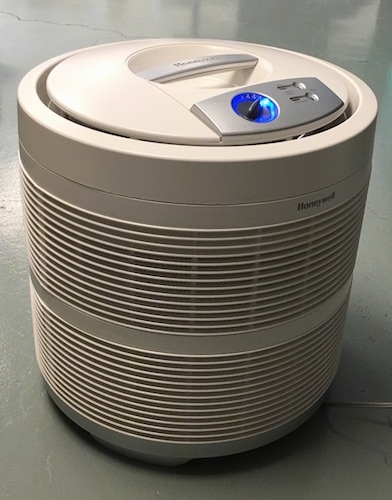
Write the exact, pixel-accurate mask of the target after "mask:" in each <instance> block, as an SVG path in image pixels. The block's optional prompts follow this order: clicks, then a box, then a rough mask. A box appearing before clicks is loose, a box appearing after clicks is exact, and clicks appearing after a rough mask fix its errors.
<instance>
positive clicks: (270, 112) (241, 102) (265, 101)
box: [231, 92, 279, 123]
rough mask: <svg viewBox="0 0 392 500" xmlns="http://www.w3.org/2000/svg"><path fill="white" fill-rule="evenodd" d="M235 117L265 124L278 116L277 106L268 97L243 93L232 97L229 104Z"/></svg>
mask: <svg viewBox="0 0 392 500" xmlns="http://www.w3.org/2000/svg"><path fill="white" fill-rule="evenodd" d="M231 106H232V108H233V110H234V111H235V112H236V113H237V115H239V116H241V117H242V118H245V119H246V120H250V121H253V122H259V123H266V122H271V121H272V120H275V118H277V116H278V114H279V108H278V105H277V104H276V103H275V102H274V101H273V100H272V99H271V98H270V97H268V96H265V95H262V94H256V93H249V92H244V93H242V94H237V95H236V96H235V97H233V100H232V102H231Z"/></svg>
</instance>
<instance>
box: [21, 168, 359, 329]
mask: <svg viewBox="0 0 392 500" xmlns="http://www.w3.org/2000/svg"><path fill="white" fill-rule="evenodd" d="M22 171H23V169H22ZM23 196H24V207H25V220H26V225H27V234H28V248H29V258H30V265H31V268H32V271H33V272H34V274H35V276H36V277H37V279H38V281H39V282H40V284H41V285H42V286H43V287H44V288H45V289H46V290H48V291H49V292H50V293H52V294H53V295H54V296H56V297H57V298H59V299H60V300H62V301H64V302H66V303H67V304H69V305H71V306H73V307H75V308H77V309H78V310H80V311H82V312H83V313H86V314H89V315H91V316H94V317H96V318H100V319H102V320H106V321H108V322H112V323H116V324H119V325H123V326H126V327H132V328H136V329H142V330H148V331H153V332H158V333H171V334H176V333H178V334H202V335H210V334H214V335H216V334H230V333H240V332H249V331H255V330H258V329H260V328H263V327H267V326H273V325H278V324H281V323H282V322H286V321H289V320H291V319H293V318H296V317H298V316H300V315H302V314H304V313H305V312H307V311H309V310H310V309H312V308H314V307H315V306H317V305H318V304H320V303H321V302H322V301H324V300H325V299H327V298H328V297H330V296H331V295H332V294H333V293H335V292H336V291H337V290H338V289H339V288H340V287H341V286H342V285H343V284H344V283H345V282H346V281H347V279H348V278H349V276H350V275H351V273H352V269H353V265H354V261H355V255H356V250H357V244H358V238H359V232H360V226H361V221H362V213H363V206H364V202H365V196H366V190H365V189H364V190H363V191H362V192H360V193H359V194H357V195H356V196H355V197H353V198H352V199H350V200H348V201H347V202H346V203H344V204H342V205H339V206H337V207H335V208H333V209H331V210H329V211H328V212H324V213H321V214H320V215H317V216H314V217H311V218H308V219H304V220H300V221H296V222H292V223H286V224H280V225H272V226H261V227H257V228H251V229H230V230H189V229H187V230H181V229H175V228H165V227H151V226H145V225H140V224H135V223H132V222H128V221H125V220H118V219H109V218H107V217H104V216H103V215H100V214H96V213H90V212H87V211H84V210H82V209H80V208H78V207H76V206H73V205H69V204H66V203H64V202H62V201H61V200H59V199H57V198H55V197H53V196H51V195H50V193H48V192H46V191H45V190H43V189H42V188H40V187H39V186H38V185H36V184H35V183H34V182H33V181H32V180H31V179H30V178H29V177H28V175H27V174H26V172H23Z"/></svg>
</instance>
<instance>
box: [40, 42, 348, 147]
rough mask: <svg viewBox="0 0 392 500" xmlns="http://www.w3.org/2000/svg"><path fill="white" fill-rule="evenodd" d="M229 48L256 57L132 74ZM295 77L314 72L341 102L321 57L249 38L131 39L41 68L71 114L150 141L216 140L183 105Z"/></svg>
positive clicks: (340, 87)
mask: <svg viewBox="0 0 392 500" xmlns="http://www.w3.org/2000/svg"><path fill="white" fill-rule="evenodd" d="M235 53H238V54H249V55H253V56H255V57H257V58H258V62H257V64H256V65H255V66H254V67H243V66H242V65H239V67H238V68H237V69H236V68H235V67H234V68H230V69H227V68H219V67H217V68H215V69H214V68H212V71H211V72H209V73H205V72H202V73H200V74H198V73H197V72H196V74H194V75H192V76H190V77H189V76H188V77H183V76H179V78H178V79H174V80H170V82H167V83H156V82H152V81H149V80H147V79H145V78H142V77H141V76H138V73H140V74H146V72H148V71H151V70H153V69H154V68H155V67H161V66H164V65H173V64H176V61H183V60H184V59H190V60H192V58H203V57H204V58H206V57H214V55H222V54H235ZM299 76H302V77H304V76H312V77H317V78H319V79H320V80H321V81H323V83H325V84H326V85H327V86H328V87H329V88H330V89H331V90H332V91H333V92H335V93H336V94H337V95H338V96H339V97H340V99H341V100H342V101H343V102H344V103H347V102H348V92H347V89H346V86H345V85H344V83H343V82H342V80H341V79H340V78H339V76H338V75H336V73H335V72H334V71H332V70H331V69H330V68H328V67H327V66H326V65H324V64H323V62H322V61H315V60H314V59H312V58H309V57H307V56H304V55H300V54H294V53H290V52H286V51H281V50H279V49H273V48H269V47H263V46H257V45H251V44H243V43H238V42H216V44H215V43H214V44H212V43H211V42H210V41H204V42H203V41H200V42H199V41H198V42H195V41H192V40H189V41H184V40H182V41H165V42H164V43H162V42H161V41H157V40H155V41H151V40H149V41H138V42H134V41H133V42H129V43H121V44H112V45H109V46H100V47H94V48H90V49H87V50H84V51H81V52H78V53H76V54H74V55H71V56H70V57H68V58H66V59H64V60H63V61H61V62H60V63H59V64H58V65H56V66H55V67H54V69H53V70H52V71H51V72H50V73H49V76H48V79H47V92H48V95H49V97H50V99H51V100H52V101H53V102H54V103H55V104H56V105H57V106H58V107H59V108H60V109H61V110H63V111H64V112H65V113H66V114H67V115H69V116H70V117H71V118H72V119H74V120H77V121H79V122H81V123H83V124H85V125H87V126H90V127H94V128H97V129H99V130H103V131H106V132H109V133H113V134H118V135H122V136H125V137H131V138H134V139H143V140H148V141H153V142H164V143H174V144H190V145H191V144H197V145H214V144H216V145H218V144H219V143H220V137H219V135H218V134H217V133H215V132H214V131H213V130H211V129H210V128H209V127H208V126H207V125H206V124H204V123H203V122H202V121H201V120H200V119H199V118H198V117H196V116H195V115H194V114H193V113H192V112H191V111H190V110H191V107H192V106H193V105H194V104H195V103H197V102H199V101H201V100H204V99H207V98H209V97H213V96H217V95H220V94H222V93H224V92H227V91H228V90H230V89H233V88H235V87H237V88H238V89H239V90H240V89H241V87H246V86H249V85H252V84H257V83H261V82H266V81H273V80H278V79H283V78H291V77H292V78H293V79H295V78H298V77H299ZM244 122H245V120H244Z"/></svg>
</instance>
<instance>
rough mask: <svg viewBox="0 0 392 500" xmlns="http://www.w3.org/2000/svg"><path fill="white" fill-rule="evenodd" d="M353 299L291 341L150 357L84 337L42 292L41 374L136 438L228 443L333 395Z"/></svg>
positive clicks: (37, 305) (72, 400) (95, 417)
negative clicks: (239, 349)
mask: <svg viewBox="0 0 392 500" xmlns="http://www.w3.org/2000/svg"><path fill="white" fill-rule="evenodd" d="M346 307H347V302H346V301H345V302H344V303H343V304H342V305H341V307H340V309H339V310H337V311H336V312H335V313H334V315H333V316H332V317H330V318H329V319H328V320H327V321H325V322H324V323H322V324H321V325H319V326H318V327H317V328H315V329H313V330H312V331H309V332H307V333H305V334H304V335H302V336H301V337H298V338H296V339H294V340H291V341H289V342H286V343H283V344H280V345H275V346H273V347H270V348H265V349H260V350H256V351H252V352H240V353H237V354H230V355H215V356H185V355H182V356H180V355H169V354H162V353H153V352H146V351H142V350H138V349H134V348H132V347H129V346H125V345H119V344H115V343H112V342H109V341H106V340H103V339H100V338H97V337H95V336H93V335H91V334H89V333H86V332H84V331H81V330H79V329H77V328H75V327H74V326H72V325H70V324H68V323H66V322H65V321H64V320H62V319H61V318H60V317H58V316H57V315H55V314H53V312H52V311H50V310H49V309H48V308H47V307H46V306H45V305H44V304H43V303H42V302H41V300H40V298H39V297H38V295H36V294H35V293H33V309H34V318H35V336H36V347H37V349H36V351H37V356H38V361H39V364H40V368H41V371H42V373H43V375H44V377H45V379H46V380H47V382H48V384H49V386H50V387H51V389H52V390H53V391H54V392H55V393H56V395H57V396H58V397H60V399H61V400H62V401H64V402H65V403H66V404H67V405H68V406H70V407H71V408H72V409H74V410H75V411H77V412H79V413H80V414H81V415H83V416H85V417H86V418H88V419H90V420H92V421H94V422H96V423H99V424H102V425H104V426H106V427H108V428H110V429H112V430H115V431H120V432H123V433H126V434H130V435H132V436H137V437H141V438H150V439H160V440H165V441H171V442H188V443H201V442H218V441H223V440H226V439H228V438H231V439H234V438H246V437H250V436H253V435H255V434H259V433H262V432H268V431H270V430H272V429H273V428H275V427H279V426H280V425H283V424H284V423H286V422H288V421H290V420H291V419H294V418H295V417H296V416H299V415H301V414H302V413H303V412H304V411H306V410H307V409H308V408H310V407H311V406H312V405H313V404H314V403H315V402H316V401H318V400H319V399H320V397H321V396H322V395H323V394H324V392H325V391H326V389H327V388H328V386H329V385H330V383H331V381H332V379H333V377H334V374H335V371H336V369H337V365H338V361H339V356H340V347H341V338H342V328H343V323H344V317H345V312H346Z"/></svg>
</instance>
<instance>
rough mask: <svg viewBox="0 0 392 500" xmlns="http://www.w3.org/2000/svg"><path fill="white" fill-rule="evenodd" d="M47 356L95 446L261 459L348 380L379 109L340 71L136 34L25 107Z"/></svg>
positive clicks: (150, 455)
mask: <svg viewBox="0 0 392 500" xmlns="http://www.w3.org/2000/svg"><path fill="white" fill-rule="evenodd" d="M18 103H19V135H20V165H21V178H22V192H23V204H24V215H25V226H26V233H27V242H28V256H29V264H30V270H31V302H32V310H33V319H34V337H35V345H36V354H37V359H38V363H39V367H40V370H41V372H42V375H43V378H44V380H45V384H46V387H47V390H48V392H49V394H50V396H51V397H52V398H53V400H54V401H55V403H56V404H57V405H58V406H59V407H60V409H61V410H62V411H63V412H64V413H65V414H66V415H68V417H69V418H71V419H72V420H73V421H74V422H76V423H77V424H78V425H79V426H81V427H82V428H84V429H86V430H87V431H88V432H89V433H91V434H92V435H93V436H94V437H95V438H96V439H97V440H98V441H100V442H102V443H105V444H106V445H107V446H109V447H111V448H112V449H115V450H118V451H120V452H122V453H125V454H128V455H131V456H134V457H138V458H141V459H144V460H148V461H155V462H158V463H162V464H180V463H183V462H186V461H187V460H190V459H193V458H200V457H213V456H221V455H227V454H232V453H238V452H241V451H245V450H249V449H252V448H255V447H258V446H261V445H264V444H266V443H269V442H271V441H273V440H275V439H277V438H279V437H281V436H283V435H285V434H287V433H288V432H290V431H292V430H293V429H295V428H296V427H298V426H299V425H300V424H301V423H303V422H304V421H305V420H306V419H307V418H308V417H309V416H310V415H312V413H314V411H315V410H316V409H317V408H318V407H319V406H320V404H321V403H322V402H323V398H324V397H325V393H326V391H327V389H328V387H329V386H330V384H331V382H332V380H333V378H334V375H335V373H336V370H337V367H338V363H339V357H340V351H341V345H342V334H343V328H344V321H345V314H346V309H347V302H348V299H349V293H350V284H351V277H352V272H353V267H354V262H355V257H356V252H357V247H358V239H359V236H360V229H361V222H362V216H363V212H364V207H365V200H366V191H367V186H368V181H369V175H370V170H371V156H372V148H373V138H374V128H375V120H376V113H377V103H376V99H375V97H374V94H373V93H372V91H371V90H370V89H369V88H368V87H367V85H365V84H364V83H363V82H362V81H361V80H360V79H358V78H357V77H355V76H354V75H352V74H350V73H348V72H347V71H345V70H343V69H340V68H338V67H336V66H334V65H332V64H329V63H327V62H324V61H321V60H318V59H315V58H313V57H309V56H306V55H303V54H298V53H294V52H290V51H287V50H282V49H276V48H272V47H266V46H261V45H254V44H247V43H239V42H230V41H219V40H192V39H186V40H177V39H168V40H163V39H160V40H138V41H129V42H122V43H116V44H109V45H104V46H97V47H92V48H87V49H84V50H78V51H76V52H72V53H68V54H65V55H62V56H60V57H57V58H55V59H52V60H50V61H47V62H45V63H44V64H41V65H40V66H38V67H36V68H35V69H33V70H32V71H30V73H28V74H27V76H26V77H25V78H24V79H23V80H22V82H21V84H20V87H19V92H18Z"/></svg>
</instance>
